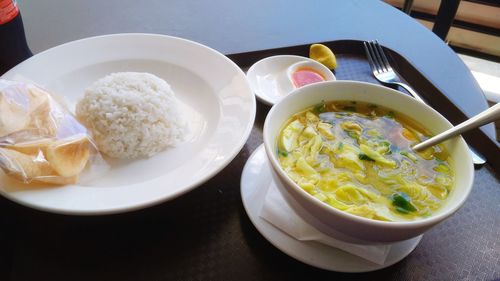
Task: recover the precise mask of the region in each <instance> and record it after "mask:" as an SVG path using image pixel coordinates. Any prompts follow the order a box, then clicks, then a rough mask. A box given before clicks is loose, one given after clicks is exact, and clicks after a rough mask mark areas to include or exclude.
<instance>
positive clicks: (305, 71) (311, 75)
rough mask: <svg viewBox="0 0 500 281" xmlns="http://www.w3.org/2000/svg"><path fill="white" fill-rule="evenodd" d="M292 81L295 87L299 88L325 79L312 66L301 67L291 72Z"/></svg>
mask: <svg viewBox="0 0 500 281" xmlns="http://www.w3.org/2000/svg"><path fill="white" fill-rule="evenodd" d="M292 81H293V85H295V87H296V88H300V87H302V86H305V85H307V84H311V83H317V82H321V81H325V78H324V77H323V75H321V74H320V73H318V72H317V71H316V70H314V69H312V68H301V69H299V70H297V71H295V72H294V73H293V74H292Z"/></svg>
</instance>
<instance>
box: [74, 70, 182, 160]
mask: <svg viewBox="0 0 500 281" xmlns="http://www.w3.org/2000/svg"><path fill="white" fill-rule="evenodd" d="M177 107H178V104H177V101H176V99H175V96H174V93H173V91H172V90H171V88H170V85H169V84H168V83H167V82H165V81H164V80H163V79H161V78H158V77H156V76H154V75H152V74H149V73H136V72H121V73H113V74H110V75H108V76H106V77H104V78H102V79H99V80H98V81H96V82H95V83H94V84H92V85H91V86H90V87H88V88H87V89H86V90H85V96H84V98H83V99H82V100H80V101H79V102H78V104H77V105H76V116H77V118H78V119H79V120H80V121H81V122H82V123H83V124H84V125H85V126H86V127H87V128H88V129H89V130H90V131H91V133H92V136H93V138H94V140H95V142H96V145H97V147H98V148H99V150H100V151H101V152H102V153H105V154H107V155H109V156H111V157H115V158H137V157H141V156H148V157H149V156H152V155H153V154H155V153H157V152H159V151H162V150H163V149H165V148H166V147H168V146H175V145H176V144H177V143H179V142H180V141H182V140H183V138H184V136H185V134H186V129H185V123H184V122H183V121H182V119H181V116H180V113H179V110H178V108H177Z"/></svg>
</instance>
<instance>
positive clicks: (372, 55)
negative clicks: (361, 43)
mask: <svg viewBox="0 0 500 281" xmlns="http://www.w3.org/2000/svg"><path fill="white" fill-rule="evenodd" d="M365 46H366V49H367V50H368V56H369V58H370V59H371V65H373V67H372V70H373V71H374V72H377V73H381V72H382V68H381V67H380V63H379V62H378V61H377V57H376V56H375V52H374V50H373V47H372V45H371V44H370V42H366V45H365Z"/></svg>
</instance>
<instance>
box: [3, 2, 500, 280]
mask: <svg viewBox="0 0 500 281" xmlns="http://www.w3.org/2000/svg"><path fill="white" fill-rule="evenodd" d="M19 4H20V8H21V11H22V14H23V19H24V22H25V28H26V32H27V39H28V43H29V45H30V47H31V48H32V50H33V51H34V52H35V53H38V52H40V51H43V50H45V49H48V48H50V47H53V46H56V45H58V44H61V43H65V42H68V41H71V40H75V39H80V38H84V37H88V36H94V35H102V34H109V33H120V32H150V33H160V34H167V35H173V36H179V37H183V38H187V39H191V40H194V41H198V42H200V43H203V44H206V45H208V46H210V47H213V48H215V49H217V50H219V51H221V52H223V53H225V54H233V53H241V52H248V51H255V50H263V49H270V48H277V47H284V46H290V45H300V44H308V43H313V42H322V41H332V40H338V39H359V40H371V39H374V38H376V39H378V40H379V41H380V42H381V43H382V44H383V45H385V46H387V47H389V48H391V49H393V50H395V51H397V52H398V53H400V54H403V55H404V56H405V57H406V59H407V60H408V61H409V62H411V63H412V64H413V65H414V66H415V67H416V68H417V69H419V70H420V71H421V72H422V73H423V74H424V75H425V77H427V78H428V79H429V80H431V81H432V82H433V83H434V84H435V85H436V86H437V87H438V88H439V89H440V90H441V91H442V92H443V93H445V94H446V95H447V96H448V97H449V98H450V100H452V101H453V102H454V103H455V104H456V105H457V106H458V107H459V108H460V109H461V110H463V111H464V112H465V114H466V115H473V114H475V113H477V112H479V111H480V110H482V109H484V108H486V101H485V100H484V98H483V95H482V93H481V91H480V89H479V87H478V85H477V83H476V82H475V81H474V79H473V78H472V75H471V74H470V72H469V70H468V69H467V68H466V66H465V65H464V64H463V63H462V62H461V61H460V59H459V58H458V57H457V56H456V55H455V54H454V53H453V51H452V50H451V49H450V48H449V47H447V46H446V45H445V44H444V43H443V42H442V41H440V40H439V38H438V37H436V36H435V35H434V34H432V33H431V32H429V31H428V30H426V29H425V28H424V27H423V26H421V25H419V24H418V23H416V22H414V21H412V20H411V19H410V18H408V17H407V16H406V15H404V14H402V13H400V12H399V11H397V10H396V9H394V8H392V7H390V6H388V5H386V4H384V3H382V2H380V1H375V0H373V1H362V0H352V1H341V0H338V1H335V0H329V1H314V2H313V1H309V2H307V1H301V2H294V3H293V4H292V3H290V1H205V2H201V1H160V0H156V1H153V0H151V1H132V0H127V1H119V0H113V1H97V0H94V1H77V0H68V1H57V0H45V1H28V0H25V1H20V3H19ZM464 101H467V102H464ZM268 110H269V107H267V106H265V105H263V104H260V103H258V105H257V117H256V122H255V125H254V128H253V131H252V134H251V136H250V138H249V140H248V141H247V143H246V144H245V146H244V147H243V149H242V150H241V152H240V153H239V154H238V156H237V157H236V158H235V160H234V161H233V162H231V163H230V164H229V165H228V166H227V167H226V168H225V169H224V170H223V171H222V172H221V173H220V174H218V175H217V176H215V177H214V178H213V179H211V180H210V181H208V182H207V183H205V184H203V185H202V186H200V187H199V188H197V189H195V190H194V191H192V192H190V193H188V194H186V195H184V196H181V197H179V198H177V199H175V200H173V201H171V202H166V203H163V204H161V205H158V206H155V207H151V208H148V209H145V210H141V211H136V212H132V213H125V214H120V215H112V216H101V217H74V216H62V215H55V214H48V213H43V212H39V211H35V210H31V209H28V208H26V207H23V206H20V205H17V204H15V203H12V202H10V201H8V200H6V199H3V198H0V225H1V226H2V227H1V228H0V230H1V231H0V241H2V242H3V243H2V246H0V280H292V279H297V280H318V279H320V278H329V279H331V280H337V279H338V280H344V279H346V280H351V279H352V280H357V279H360V280H364V279H366V280H375V279H383V280H494V279H498V278H500V216H499V214H500V204H499V203H498V202H500V184H499V182H498V179H497V178H495V174H494V173H493V172H492V170H491V169H490V168H489V166H488V165H486V166H485V167H484V168H482V169H480V170H477V171H476V172H475V181H474V189H473V191H472V193H471V196H470V197H469V199H468V201H467V202H466V204H465V205H464V207H463V208H462V209H460V210H459V211H458V213H457V214H455V215H454V216H453V217H452V218H451V219H449V220H447V221H446V222H444V223H442V224H440V225H438V226H437V227H435V228H433V229H432V230H431V231H430V232H428V233H427V234H426V235H424V238H423V239H422V242H421V243H420V245H419V246H418V247H417V248H416V250H415V251H414V252H413V253H412V254H410V255H409V256H408V257H407V258H406V259H404V260H403V261H401V262H399V263H397V264H396V265H393V266H391V267H389V268H386V269H383V270H380V271H377V272H372V273H365V274H339V273H335V272H328V271H323V270H318V269H315V268H313V267H310V266H307V265H304V264H302V263H300V262H297V261H295V260H294V259H292V258H290V257H288V256H286V255H285V254H283V253H281V252H280V251H279V250H277V249H276V248H274V247H273V246H272V245H271V244H270V243H268V242H267V241H266V240H265V239H264V238H263V237H262V236H261V235H260V234H259V233H258V231H257V230H256V229H255V228H254V227H253V225H252V224H251V222H250V221H249V219H248V217H247V215H246V213H245V211H244V209H243V207H242V203H241V199H240V191H239V181H240V176H241V171H242V169H243V166H244V164H245V162H246V160H247V159H248V157H249V155H250V154H251V152H252V151H253V150H254V149H255V148H256V147H257V146H258V145H259V144H260V143H261V142H262V125H263V122H264V119H265V116H266V114H267V111H268ZM438 110H439V109H438ZM483 131H484V132H486V134H488V135H489V136H490V137H491V138H493V136H494V131H493V127H492V126H488V127H485V128H483Z"/></svg>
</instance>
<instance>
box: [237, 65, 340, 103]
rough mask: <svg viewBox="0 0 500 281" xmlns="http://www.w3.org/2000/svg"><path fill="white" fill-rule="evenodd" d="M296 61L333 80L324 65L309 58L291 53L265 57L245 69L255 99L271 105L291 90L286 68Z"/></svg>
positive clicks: (292, 86) (331, 74)
mask: <svg viewBox="0 0 500 281" xmlns="http://www.w3.org/2000/svg"><path fill="white" fill-rule="evenodd" d="M298 63H306V64H307V65H306V66H308V67H310V68H313V69H315V70H316V71H318V72H320V73H321V74H323V76H324V77H325V79H326V80H327V81H329V80H335V76H334V75H333V73H332V72H331V71H330V70H329V69H328V68H326V66H324V65H322V64H321V63H319V62H317V61H315V60H312V59H310V58H306V57H301V56H292V55H278V56H272V57H267V58H264V59H261V60H259V61H258V62H256V63H254V64H253V65H252V66H251V67H250V68H249V69H248V71H247V78H248V82H249V83H250V87H251V88H252V91H253V92H254V93H255V95H256V96H257V99H259V100H260V101H261V102H263V103H265V104H267V105H271V106H272V105H274V104H275V103H277V102H278V101H279V100H280V99H281V98H283V97H284V96H285V95H287V94H288V93H290V92H291V91H293V90H294V89H295V87H294V85H293V82H292V81H291V80H290V78H289V73H288V72H289V71H288V70H289V68H291V67H292V68H293V66H294V64H298Z"/></svg>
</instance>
